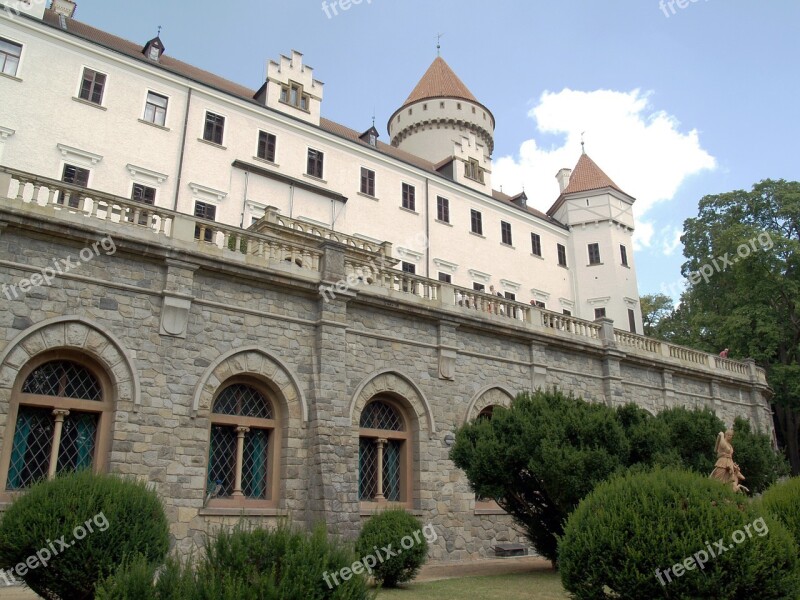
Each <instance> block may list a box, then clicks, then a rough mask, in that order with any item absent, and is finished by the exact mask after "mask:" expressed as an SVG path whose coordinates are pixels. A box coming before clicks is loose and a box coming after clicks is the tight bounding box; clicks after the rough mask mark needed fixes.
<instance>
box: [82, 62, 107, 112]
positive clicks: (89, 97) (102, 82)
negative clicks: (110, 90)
mask: <svg viewBox="0 0 800 600" xmlns="http://www.w3.org/2000/svg"><path fill="white" fill-rule="evenodd" d="M105 87H106V76H105V75H103V74H102V73H98V72H97V71H93V70H92V69H84V70H83V81H82V82H81V93H80V98H81V100H86V101H87V102H91V103H92V104H102V102H103V90H104V89H105Z"/></svg>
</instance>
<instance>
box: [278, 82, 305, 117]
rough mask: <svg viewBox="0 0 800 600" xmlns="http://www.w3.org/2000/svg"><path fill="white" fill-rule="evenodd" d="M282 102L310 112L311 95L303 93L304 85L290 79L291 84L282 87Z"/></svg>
mask: <svg viewBox="0 0 800 600" xmlns="http://www.w3.org/2000/svg"><path fill="white" fill-rule="evenodd" d="M281 102H284V103H286V104H290V105H292V106H294V107H295V108H299V109H300V110H304V111H306V112H308V111H309V110H310V108H309V107H310V106H311V96H309V95H308V94H305V93H303V86H302V85H300V84H299V83H295V82H293V81H290V82H289V85H284V86H283V87H281Z"/></svg>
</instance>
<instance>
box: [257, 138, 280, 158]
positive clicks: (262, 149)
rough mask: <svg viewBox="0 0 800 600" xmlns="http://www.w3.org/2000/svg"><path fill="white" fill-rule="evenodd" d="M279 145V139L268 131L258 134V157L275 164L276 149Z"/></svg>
mask: <svg viewBox="0 0 800 600" xmlns="http://www.w3.org/2000/svg"><path fill="white" fill-rule="evenodd" d="M277 145H278V138H276V137H275V136H274V135H273V134H271V133H267V132H266V131H259V132H258V150H257V154H256V156H258V158H263V159H264V160H268V161H269V162H271V163H274V162H275V148H276V147H277Z"/></svg>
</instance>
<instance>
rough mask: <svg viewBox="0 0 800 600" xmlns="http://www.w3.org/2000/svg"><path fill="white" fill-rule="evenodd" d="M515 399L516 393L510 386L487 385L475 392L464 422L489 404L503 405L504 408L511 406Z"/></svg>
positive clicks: (475, 415)
mask: <svg viewBox="0 0 800 600" xmlns="http://www.w3.org/2000/svg"><path fill="white" fill-rule="evenodd" d="M513 400H514V393H513V392H512V391H510V390H509V389H508V388H505V387H503V386H499V385H490V386H488V387H485V388H483V389H482V390H481V391H479V392H478V393H477V394H475V396H473V398H472V400H471V401H470V403H469V406H467V411H466V413H465V414H464V419H463V421H462V423H467V422H468V421H471V420H472V419H474V418H475V417H477V416H478V415H479V414H480V412H481V411H482V410H483V409H484V408H486V407H488V406H502V407H503V408H509V407H510V406H511V402H512V401H513Z"/></svg>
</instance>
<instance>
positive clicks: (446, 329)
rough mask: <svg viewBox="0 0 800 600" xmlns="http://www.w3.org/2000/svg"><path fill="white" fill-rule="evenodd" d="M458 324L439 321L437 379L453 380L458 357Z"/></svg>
mask: <svg viewBox="0 0 800 600" xmlns="http://www.w3.org/2000/svg"><path fill="white" fill-rule="evenodd" d="M457 330H458V325H457V324H456V323H452V322H450V321H439V379H447V380H450V381H453V380H454V379H455V377H456V358H458V331H457Z"/></svg>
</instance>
